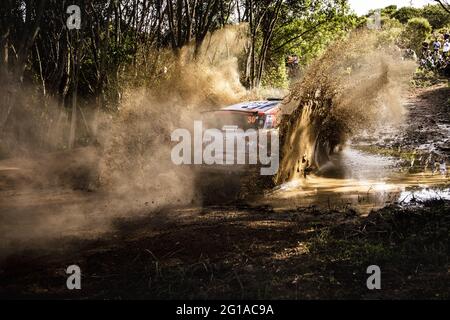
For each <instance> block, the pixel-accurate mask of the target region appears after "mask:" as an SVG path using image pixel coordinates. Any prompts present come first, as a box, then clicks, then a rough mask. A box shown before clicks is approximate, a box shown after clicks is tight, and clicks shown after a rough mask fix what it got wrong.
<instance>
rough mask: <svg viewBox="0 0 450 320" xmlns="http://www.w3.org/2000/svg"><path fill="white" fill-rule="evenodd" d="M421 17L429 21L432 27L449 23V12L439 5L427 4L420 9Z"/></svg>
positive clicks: (441, 26)
mask: <svg viewBox="0 0 450 320" xmlns="http://www.w3.org/2000/svg"><path fill="white" fill-rule="evenodd" d="M422 17H424V18H425V19H427V20H428V22H430V24H431V26H432V27H433V29H435V30H436V29H441V28H443V27H445V26H447V25H448V24H449V23H450V13H449V12H448V11H446V10H444V9H443V7H441V6H439V5H427V6H425V7H424V8H423V9H422Z"/></svg>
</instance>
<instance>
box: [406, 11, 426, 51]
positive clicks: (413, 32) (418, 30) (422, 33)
mask: <svg viewBox="0 0 450 320" xmlns="http://www.w3.org/2000/svg"><path fill="white" fill-rule="evenodd" d="M431 31H432V28H431V25H430V23H429V22H428V20H427V19H425V18H412V19H410V20H409V21H408V23H407V24H406V28H405V31H404V32H403V35H402V38H403V39H404V41H405V44H406V45H407V46H408V47H409V48H411V49H414V50H415V51H416V52H420V51H421V48H422V43H423V42H424V41H425V40H427V38H428V36H429V35H430V34H431Z"/></svg>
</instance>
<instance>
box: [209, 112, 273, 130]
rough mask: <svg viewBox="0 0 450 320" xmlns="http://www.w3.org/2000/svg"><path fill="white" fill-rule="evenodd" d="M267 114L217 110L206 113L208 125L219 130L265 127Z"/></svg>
mask: <svg viewBox="0 0 450 320" xmlns="http://www.w3.org/2000/svg"><path fill="white" fill-rule="evenodd" d="M264 123H265V116H264V115H258V114H257V113H248V112H230V111H216V112H211V113H208V114H207V115H206V126H207V127H208V128H216V129H219V130H237V129H242V130H248V129H262V128H264Z"/></svg>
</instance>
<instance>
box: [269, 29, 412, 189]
mask: <svg viewBox="0 0 450 320" xmlns="http://www.w3.org/2000/svg"><path fill="white" fill-rule="evenodd" d="M414 71H415V63H414V62H412V61H404V60H403V59H402V54H401V51H400V50H399V49H398V48H397V47H395V46H389V45H386V44H384V45H383V44H381V43H380V41H379V38H378V35H377V33H372V32H357V33H353V34H351V35H350V36H349V37H348V39H346V40H345V41H339V42H336V43H334V44H333V45H331V46H330V47H329V50H327V51H326V53H325V54H324V55H323V56H322V57H320V58H319V59H317V60H316V61H315V62H314V63H313V64H312V65H311V66H310V67H309V68H308V70H307V71H306V73H305V76H304V77H303V79H302V80H300V81H299V82H298V83H297V84H296V85H294V86H293V89H292V91H291V94H290V95H289V96H288V97H287V98H286V99H285V102H284V105H283V107H282V114H283V116H282V117H283V119H282V123H281V127H280V139H281V146H282V150H281V162H280V169H279V172H278V175H277V177H276V182H277V183H283V182H286V181H290V180H295V179H299V178H301V177H302V174H303V173H302V172H303V171H304V170H305V168H306V169H309V170H314V169H318V168H320V167H321V166H322V165H324V164H325V163H327V162H328V160H329V155H330V154H332V153H333V152H336V151H339V150H340V149H341V148H343V147H344V145H345V144H346V142H347V141H348V140H349V139H350V138H351V137H352V136H354V135H355V134H357V133H359V132H362V131H363V130H367V129H370V128H375V127H377V126H380V125H383V124H385V123H388V122H400V121H402V119H403V116H404V113H405V110H404V109H403V106H402V94H403V92H404V89H405V88H406V85H407V84H408V81H409V80H410V79H411V77H412V75H413V73H414Z"/></svg>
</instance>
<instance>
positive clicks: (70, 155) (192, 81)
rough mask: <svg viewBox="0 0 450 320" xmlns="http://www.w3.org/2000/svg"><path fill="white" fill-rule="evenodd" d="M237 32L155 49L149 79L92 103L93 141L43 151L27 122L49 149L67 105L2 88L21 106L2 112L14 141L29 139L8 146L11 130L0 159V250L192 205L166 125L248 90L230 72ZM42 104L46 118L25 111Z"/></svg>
mask: <svg viewBox="0 0 450 320" xmlns="http://www.w3.org/2000/svg"><path fill="white" fill-rule="evenodd" d="M246 34H247V33H246V26H245V25H239V26H230V27H226V28H224V29H222V30H219V31H217V32H215V33H213V34H209V35H208V36H207V37H206V39H205V41H204V43H203V45H202V46H201V47H197V48H196V47H195V46H194V45H188V46H186V47H184V48H182V49H180V51H179V52H178V53H177V54H173V53H172V52H171V51H169V50H168V51H164V50H163V51H160V52H156V53H155V54H158V55H159V61H160V62H159V68H160V69H161V70H160V72H159V77H158V79H157V81H153V83H152V86H149V85H143V86H139V87H136V86H135V85H134V84H133V85H131V84H130V86H129V87H128V88H125V90H124V95H123V97H122V102H121V104H120V106H119V110H118V112H116V113H115V114H110V113H106V112H102V113H100V114H97V116H96V118H95V123H89V124H88V125H89V126H91V127H95V128H96V130H95V132H96V136H95V139H96V141H97V146H96V147H92V146H91V147H85V148H79V149H75V150H69V151H60V152H45V151H46V150H47V149H46V148H43V147H42V145H37V144H36V143H34V142H33V139H32V138H33V137H35V136H36V134H37V133H38V131H33V128H37V127H39V128H40V129H39V132H41V131H42V136H40V137H39V138H40V140H42V141H49V143H48V145H49V146H48V150H51V149H52V148H56V147H57V146H58V144H59V143H60V142H61V141H60V140H64V139H66V138H67V135H65V134H64V133H65V132H67V131H68V123H69V121H68V117H67V114H66V113H65V112H64V113H62V112H61V111H59V112H56V110H61V108H58V104H57V103H55V102H51V103H50V99H49V100H48V101H46V108H47V109H46V110H45V112H44V110H42V107H41V106H42V101H32V100H30V99H25V97H27V94H25V91H24V89H22V88H21V89H15V91H11V96H12V97H14V99H15V100H16V101H14V103H13V104H12V105H13V107H14V108H19V107H17V106H20V108H22V110H23V113H22V116H20V114H18V113H17V109H16V110H13V112H14V113H15V114H18V116H17V117H16V118H11V117H10V118H9V120H8V121H9V123H10V124H11V125H14V126H15V127H16V128H17V131H18V132H19V133H18V135H19V136H20V138H21V141H23V140H27V139H24V138H25V137H28V136H29V137H30V139H29V140H30V143H25V144H23V143H21V144H20V146H21V147H20V148H21V149H23V150H18V145H19V144H17V143H15V139H16V138H17V136H10V137H9V138H8V139H9V140H8V146H10V147H11V148H10V149H11V150H12V149H14V148H15V149H16V150H14V152H11V153H10V154H12V155H13V157H12V158H9V159H7V160H4V161H2V162H1V164H0V175H1V178H2V179H1V180H2V182H1V183H0V197H1V198H2V199H1V201H0V212H1V217H0V219H1V227H0V233H1V234H2V236H1V237H2V239H1V243H2V245H1V248H0V251H2V253H6V252H9V251H14V250H17V249H19V248H22V247H30V246H31V247H42V246H45V245H46V244H47V243H48V242H49V241H50V242H51V241H54V240H55V239H61V238H83V239H89V238H94V237H96V236H98V235H99V234H101V233H104V232H108V231H110V230H111V228H112V226H113V225H114V221H115V218H118V217H124V218H127V217H133V216H139V215H143V214H151V213H152V212H156V213H160V212H161V211H162V209H163V208H167V207H169V206H170V207H172V206H177V205H186V204H190V203H196V204H201V202H202V199H201V195H200V194H199V193H198V192H197V190H196V185H195V173H194V172H193V171H192V170H191V168H189V167H177V166H175V165H173V163H172V161H171V159H170V154H171V152H170V151H171V148H172V142H171V141H170V135H171V133H172V131H173V130H174V129H176V128H188V129H189V128H190V126H192V125H193V122H194V120H200V119H201V114H202V112H205V111H209V110H215V109H218V108H219V107H222V106H225V105H227V104H231V103H235V102H238V101H240V100H241V99H245V97H246V96H248V95H249V92H247V90H246V89H245V88H244V87H243V86H242V85H241V82H240V79H239V76H240V75H239V71H238V70H239V68H238V63H239V61H238V56H239V54H241V53H242V52H243V50H244V46H245V45H246V43H247V38H246ZM12 86H14V85H12ZM31 90H32V89H31ZM252 94H253V95H254V93H252ZM19 99H21V101H20V103H19ZM50 106H51V108H53V109H54V110H55V114H52V116H51V119H49V116H46V117H39V116H36V117H25V115H26V114H27V112H28V111H33V110H39V112H40V113H42V114H46V115H48V114H49V113H48V112H46V111H48V110H49V109H50ZM53 109H52V110H53ZM33 112H34V111H33ZM25 119H29V121H28V120H25ZM64 120H65V121H64ZM21 121H22V122H21ZM25 123H27V125H26V126H23V124H25ZM24 128H26V131H27V132H25V131H24ZM39 134H40V133H39ZM53 136H57V137H59V138H58V140H55V139H54V138H52V137H53ZM16 141H17V140H16ZM3 142H4V141H2V144H3ZM50 142H51V143H50ZM36 150H39V152H37V153H36V152H34V151H36ZM19 151H20V152H19ZM27 151H30V152H27ZM31 151H33V152H31ZM19 155H20V156H19ZM86 191H90V192H86ZM165 211H167V210H165ZM169 211H170V210H169Z"/></svg>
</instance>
